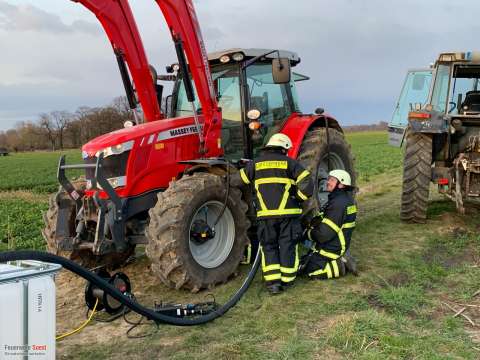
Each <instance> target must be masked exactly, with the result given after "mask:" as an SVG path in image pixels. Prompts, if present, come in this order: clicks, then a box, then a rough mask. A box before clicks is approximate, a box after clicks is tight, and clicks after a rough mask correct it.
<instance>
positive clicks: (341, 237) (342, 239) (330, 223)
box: [322, 218, 354, 256]
mask: <svg viewBox="0 0 480 360" xmlns="http://www.w3.org/2000/svg"><path fill="white" fill-rule="evenodd" d="M322 223H324V224H325V225H328V226H330V227H331V228H332V230H333V231H335V232H336V233H337V235H338V239H339V240H340V245H341V247H342V250H341V251H340V256H342V255H343V254H345V250H346V245H345V236H344V235H343V231H342V228H343V227H345V225H347V224H348V225H350V224H352V223H346V224H343V225H342V228H339V227H338V225H337V224H335V223H334V222H333V221H332V220H330V219H329V218H323V219H322ZM353 224H354V223H353Z"/></svg>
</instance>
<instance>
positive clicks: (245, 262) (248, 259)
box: [240, 244, 252, 265]
mask: <svg viewBox="0 0 480 360" xmlns="http://www.w3.org/2000/svg"><path fill="white" fill-rule="evenodd" d="M251 261H252V245H251V244H248V245H247V256H246V259H245V260H243V261H242V262H241V263H240V264H243V265H248V264H250V262H251Z"/></svg>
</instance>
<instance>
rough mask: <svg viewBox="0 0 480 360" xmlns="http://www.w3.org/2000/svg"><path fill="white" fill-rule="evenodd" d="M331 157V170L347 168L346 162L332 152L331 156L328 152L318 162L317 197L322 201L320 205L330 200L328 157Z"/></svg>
mask: <svg viewBox="0 0 480 360" xmlns="http://www.w3.org/2000/svg"><path fill="white" fill-rule="evenodd" d="M329 158H330V170H333V169H341V170H346V167H345V163H344V162H343V160H342V158H341V157H340V156H339V155H338V154H336V153H334V152H330V157H329V156H328V154H325V155H324V156H323V158H322V160H321V161H320V164H318V168H317V189H318V191H317V199H318V202H319V203H320V206H323V205H325V204H326V203H327V201H328V191H327V178H328V159H329Z"/></svg>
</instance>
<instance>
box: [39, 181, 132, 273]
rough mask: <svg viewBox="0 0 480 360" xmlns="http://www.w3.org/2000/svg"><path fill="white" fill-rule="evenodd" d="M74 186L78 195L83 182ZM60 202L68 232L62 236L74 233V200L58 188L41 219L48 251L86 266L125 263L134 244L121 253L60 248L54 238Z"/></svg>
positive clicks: (116, 265) (114, 266)
mask: <svg viewBox="0 0 480 360" xmlns="http://www.w3.org/2000/svg"><path fill="white" fill-rule="evenodd" d="M74 186H75V188H76V189H77V191H78V192H79V194H80V195H82V194H83V192H84V190H85V182H84V181H79V182H75V183H74ZM60 203H61V204H62V210H61V211H65V212H66V214H65V217H66V218H67V219H68V227H69V234H64V236H68V237H71V236H73V235H74V234H75V228H76V221H75V216H76V214H75V211H76V207H75V202H74V201H73V200H72V199H70V197H69V196H68V194H67V193H66V192H65V190H63V189H62V188H60V189H59V190H58V192H57V193H56V194H53V195H51V196H50V199H49V208H48V210H47V211H46V212H45V213H43V221H44V223H45V228H44V229H43V230H42V235H43V238H44V239H45V241H46V243H47V251H48V252H49V253H52V254H55V255H59V256H63V257H65V258H67V259H70V260H73V261H75V262H76V263H78V264H80V265H82V266H84V267H86V268H94V267H98V266H105V267H107V268H109V269H115V268H118V267H119V266H122V265H123V264H125V262H126V261H127V259H128V258H129V257H130V256H131V255H133V253H134V252H135V245H130V246H129V247H128V249H127V250H126V251H125V252H122V253H116V252H115V253H110V254H105V255H95V254H93V253H92V252H91V251H90V250H74V251H65V250H60V248H59V244H58V242H57V239H56V233H57V229H56V226H57V218H58V213H59V210H60V206H59V204H60Z"/></svg>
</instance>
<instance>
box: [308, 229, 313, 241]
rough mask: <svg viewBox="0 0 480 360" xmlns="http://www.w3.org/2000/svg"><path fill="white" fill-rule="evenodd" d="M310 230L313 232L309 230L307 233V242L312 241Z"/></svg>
mask: <svg viewBox="0 0 480 360" xmlns="http://www.w3.org/2000/svg"><path fill="white" fill-rule="evenodd" d="M312 230H313V229H309V230H308V231H307V237H308V240H310V241H313V239H312Z"/></svg>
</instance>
